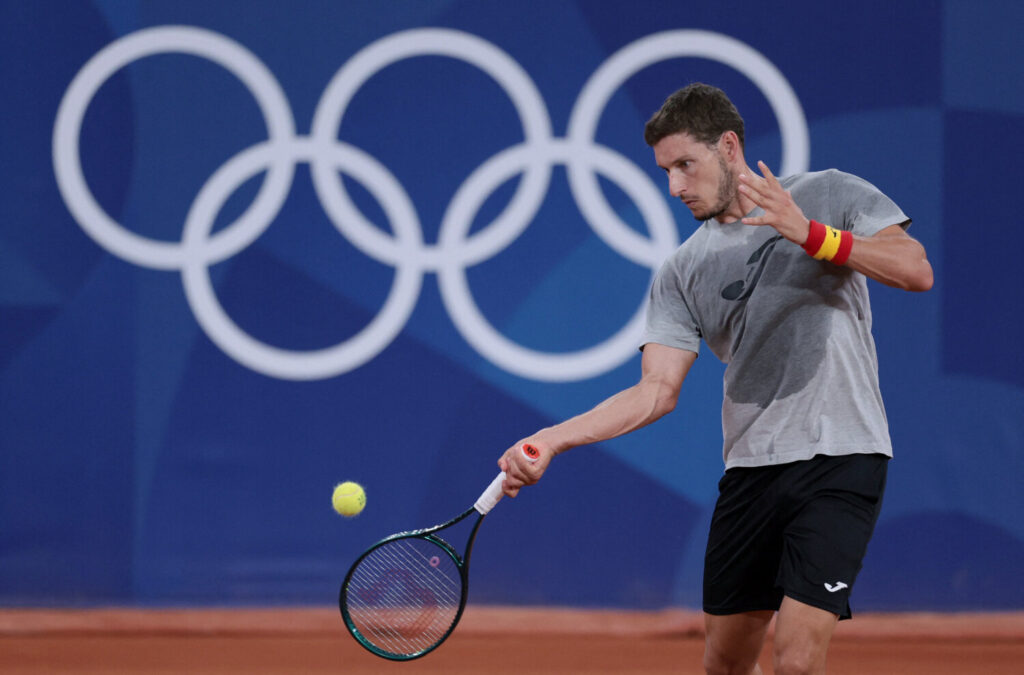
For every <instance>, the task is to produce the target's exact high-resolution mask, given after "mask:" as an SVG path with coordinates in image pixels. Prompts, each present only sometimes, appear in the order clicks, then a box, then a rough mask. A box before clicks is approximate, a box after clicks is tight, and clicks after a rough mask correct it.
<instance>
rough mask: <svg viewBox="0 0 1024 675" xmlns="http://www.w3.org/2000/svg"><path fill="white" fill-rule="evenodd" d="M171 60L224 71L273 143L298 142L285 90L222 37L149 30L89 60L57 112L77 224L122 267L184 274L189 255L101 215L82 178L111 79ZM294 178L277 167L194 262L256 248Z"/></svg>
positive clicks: (58, 159)
mask: <svg viewBox="0 0 1024 675" xmlns="http://www.w3.org/2000/svg"><path fill="white" fill-rule="evenodd" d="M169 52H170V53H184V54H190V55H193V56H199V57H203V58H206V59H209V60H210V61H213V62H214V63H217V64H218V65H220V66H223V67H224V68H226V69H227V70H228V71H230V72H231V74H232V75H234V76H235V77H237V78H238V79H239V80H240V81H241V82H242V83H243V84H245V86H246V87H247V88H248V89H249V91H250V92H251V93H252V94H253V95H254V96H255V97H256V102H257V103H258V104H259V107H260V111H261V112H262V114H263V119H264V121H265V122H266V125H267V134H268V136H269V138H270V140H271V142H284V141H288V140H290V139H291V138H293V137H294V136H295V121H294V119H293V118H292V113H291V108H290V106H289V105H288V99H287V97H286V96H285V94H284V91H283V90H282V89H281V86H280V84H278V82H277V80H276V79H275V78H274V76H273V75H272V74H271V72H270V71H269V70H268V69H267V67H266V66H265V65H264V64H263V62H262V61H260V60H259V59H258V58H256V56H254V55H253V54H252V52H250V51H249V50H247V49H246V48H245V47H243V46H241V45H240V44H238V43H237V42H234V41H233V40H230V39H229V38H227V37H224V36H223V35H220V34H219V33H215V32H213V31H210V30H205V29H202V28H194V27H188V26H163V27H156V28H146V29H143V30H140V31H137V32H135V33H131V34H130V35H127V36H125V37H123V38H120V39H118V40H116V41H115V42H113V43H111V44H109V45H107V46H106V47H104V48H103V49H101V50H100V51H99V52H97V53H96V55H95V56H93V57H92V58H91V59H89V61H88V62H87V63H86V64H85V65H84V66H83V67H82V69H81V70H80V71H79V72H78V74H77V75H76V76H75V78H74V80H72V82H71V84H70V85H69V86H68V90H67V91H66V92H65V93H64V97H63V98H62V99H61V102H60V105H59V106H58V108H57V118H56V122H55V124H54V132H53V166H54V174H55V176H56V178H57V187H58V189H59V190H60V193H61V196H62V197H63V198H64V203H65V204H67V206H68V209H69V210H70V211H71V213H72V215H73V216H74V218H75V220H76V221H78V224H79V225H80V226H81V227H82V229H83V230H85V231H86V233H87V234H89V236H91V237H92V238H93V239H94V240H95V241H96V243H98V244H99V245H100V246H102V247H103V248H105V249H106V250H108V251H109V252H111V253H113V254H114V255H116V256H118V257H120V258H123V259H124V260H127V261H129V262H133V263H135V264H136V265H141V266H143V267H149V268H152V269H159V270H177V269H180V268H181V266H182V264H184V262H185V260H184V255H185V251H184V249H183V247H182V246H181V245H180V244H179V243H177V242H168V241H159V240H154V239H149V238H147V237H143V236H140V235H138V234H136V233H134V232H132V231H130V230H128V229H126V228H125V227H124V226H123V225H121V224H119V223H117V222H115V221H114V220H113V219H112V218H111V217H110V216H109V215H108V214H107V213H106V211H104V210H103V207H101V206H100V205H99V203H98V202H97V201H96V199H95V197H94V196H93V194H92V192H91V191H90V190H89V186H88V184H87V183H86V180H85V176H84V174H83V172H82V161H81V154H80V152H79V141H80V133H81V128H82V120H83V118H84V117H85V111H86V109H87V108H88V106H89V103H91V102H92V99H93V97H94V96H95V95H96V92H97V91H98V90H99V88H100V87H101V86H102V85H103V84H104V82H106V80H107V79H109V78H110V76H112V75H113V74H114V73H115V72H117V71H118V70H120V69H121V68H123V67H124V66H126V65H128V64H129V63H131V62H132V61H135V60H138V59H140V58H143V57H146V56H152V55H155V54H163V53H169ZM294 171H295V165H294V164H288V163H286V162H285V161H283V158H279V159H278V161H275V162H272V163H271V165H270V169H269V171H268V172H267V176H266V178H265V179H264V181H263V184H262V185H261V186H260V189H259V192H258V193H257V195H256V199H255V200H254V201H253V203H252V204H250V205H249V207H248V208H247V209H246V210H245V212H244V213H242V215H241V216H239V217H238V219H236V220H235V221H234V222H233V223H231V224H230V225H228V226H227V227H224V228H223V229H221V230H219V231H218V232H217V233H216V234H215V235H214V236H213V237H211V238H210V241H209V243H208V244H207V246H205V247H202V250H199V249H194V250H193V251H192V252H193V254H195V255H200V256H201V257H202V258H203V259H204V260H207V261H209V262H217V261H220V260H223V259H225V258H228V257H230V256H232V255H234V254H235V253H238V252H239V251H241V250H242V249H243V248H245V247H246V246H248V245H249V244H250V243H252V241H254V240H255V239H256V237H257V236H259V232H261V231H262V230H263V229H264V228H265V225H264V224H263V221H265V220H272V219H273V214H276V213H277V211H278V210H279V209H280V208H281V205H282V204H284V200H285V199H286V197H287V195H288V191H289V190H290V189H291V184H292V176H293V174H294Z"/></svg>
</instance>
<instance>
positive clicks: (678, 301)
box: [640, 256, 701, 353]
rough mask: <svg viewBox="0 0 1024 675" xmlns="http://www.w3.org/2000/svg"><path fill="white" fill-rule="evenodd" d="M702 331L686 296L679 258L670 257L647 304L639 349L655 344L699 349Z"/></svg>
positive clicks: (659, 272)
mask: <svg viewBox="0 0 1024 675" xmlns="http://www.w3.org/2000/svg"><path fill="white" fill-rule="evenodd" d="M700 340H701V331H700V326H699V325H698V323H697V320H696V319H695V318H694V316H693V312H691V311H690V307H689V306H688V305H687V303H686V298H685V297H684V295H683V286H682V283H681V281H680V272H679V267H678V260H677V259H676V258H675V257H674V256H673V257H670V258H669V259H668V260H666V261H665V263H664V264H663V265H662V266H661V269H660V270H659V271H658V274H657V276H656V277H655V278H654V283H653V284H652V285H651V291H650V295H649V298H648V303H647V324H646V327H645V329H644V334H643V339H642V340H641V341H640V349H643V348H644V345H647V344H650V343H652V342H653V343H655V344H659V345H665V346H666V347H675V348H676V349H685V350H687V351H691V352H695V353H699V352H700Z"/></svg>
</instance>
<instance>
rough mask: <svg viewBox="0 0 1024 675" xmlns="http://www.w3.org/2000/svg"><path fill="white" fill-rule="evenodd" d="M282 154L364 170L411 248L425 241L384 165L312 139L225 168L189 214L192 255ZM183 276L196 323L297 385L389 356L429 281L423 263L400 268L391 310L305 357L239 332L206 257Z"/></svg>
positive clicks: (255, 153)
mask: <svg viewBox="0 0 1024 675" xmlns="http://www.w3.org/2000/svg"><path fill="white" fill-rule="evenodd" d="M281 155H285V156H287V157H288V158H289V161H291V162H292V163H293V164H297V163H299V162H303V161H305V162H310V163H312V162H319V163H321V164H324V165H327V164H330V163H333V164H334V165H335V166H342V167H345V166H346V165H347V166H349V167H351V166H359V167H360V171H363V172H366V173H363V174H362V175H359V176H355V177H356V178H357V180H360V181H361V182H362V183H363V185H364V186H365V187H366V188H367V189H369V191H370V193H371V194H372V195H373V196H374V198H376V199H377V201H378V202H379V203H380V205H381V207H382V208H383V209H384V213H385V215H387V216H388V218H389V220H390V221H391V223H392V224H393V225H394V226H395V233H396V236H397V237H398V238H399V239H401V240H403V242H407V244H408V245H409V246H410V247H411V246H412V245H413V244H416V243H418V242H420V241H421V232H420V230H419V229H418V228H415V227H414V224H415V216H413V215H412V203H411V202H410V201H409V200H408V198H407V197H406V195H405V191H404V190H403V189H402V187H401V186H400V185H399V184H398V181H396V180H395V179H394V177H393V176H391V174H390V173H388V171H387V170H386V169H384V167H383V166H382V165H380V164H379V163H378V162H376V160H374V159H372V158H370V157H369V155H366V153H364V152H363V151H362V150H359V149H358V148H355V147H353V146H350V145H347V144H341V143H335V144H333V145H332V146H330V147H327V148H324V147H323V146H319V145H318V144H316V143H315V142H312V141H311V140H309V139H304V140H296V141H295V142H294V143H291V144H289V145H284V146H283V145H281V144H271V143H261V144H257V145H254V146H252V147H250V148H248V149H247V150H243V151H242V152H241V153H239V154H237V155H235V156H234V157H233V158H232V159H230V160H229V161H228V162H226V163H225V164H224V165H223V166H222V167H221V168H219V169H218V170H217V171H216V172H215V173H214V174H213V176H212V177H211V178H210V180H208V181H207V182H206V184H205V185H204V186H203V188H202V190H200V192H199V195H198V196H197V197H196V200H195V201H194V202H193V204H192V207H191V208H190V209H189V213H188V216H187V217H186V220H185V232H184V237H183V244H182V245H183V247H184V248H185V249H186V250H191V249H192V248H193V247H202V245H203V243H204V242H205V241H206V238H207V237H208V236H209V234H210V230H211V228H212V227H213V224H214V222H216V216H217V213H218V212H219V211H220V209H221V207H222V206H223V205H224V202H225V201H226V200H227V199H228V197H230V196H231V194H232V193H233V192H234V191H235V190H236V189H238V187H239V186H240V185H242V184H243V183H244V182H245V181H246V180H248V179H250V178H252V177H253V176H255V175H256V174H257V173H258V172H259V171H260V170H262V169H263V167H265V166H268V165H270V164H272V163H273V162H275V161H280V156H281ZM346 173H348V172H346ZM352 175H355V174H352ZM268 226H269V223H268ZM181 276H182V284H183V286H184V289H185V296H186V298H187V299H188V303H189V306H190V307H191V308H192V312H193V313H194V314H195V316H196V320H197V321H198V322H199V324H200V326H202V328H203V331H204V332H205V333H206V334H207V335H208V336H209V337H210V339H211V340H213V342H214V343H215V344H216V345H217V346H218V347H220V349H221V350H222V351H224V352H225V353H226V354H228V355H229V356H231V357H232V358H233V359H235V360H236V361H238V362H239V363H241V364H243V365H245V366H247V367H249V368H251V369H252V370H255V371H257V372H261V373H263V374H264V375H270V376H272V377H278V378H282V379H295V380H308V379H319V378H325V377H332V376H334V375H338V374H341V373H344V372H347V371H349V370H352V369H354V368H358V367H359V366H361V365H363V364H364V363H366V362H367V361H369V360H370V359H372V358H373V357H375V356H376V355H377V354H379V353H380V352H381V351H383V350H384V349H385V348H386V347H387V346H388V345H390V344H391V342H392V341H393V340H394V339H395V337H397V336H398V334H399V333H401V332H402V327H403V326H404V325H405V323H406V321H408V319H409V316H410V315H411V314H412V312H413V309H415V307H416V301H417V300H418V299H419V294H420V288H421V285H422V279H423V275H422V272H421V270H420V269H419V268H418V267H416V266H415V265H411V264H405V265H400V266H398V267H396V276H395V280H394V283H393V284H392V287H391V292H390V293H389V294H388V297H387V299H386V300H385V302H384V307H383V308H382V309H381V311H380V312H378V313H377V315H376V316H375V317H374V318H373V320H372V321H371V322H370V323H369V324H367V325H366V326H364V327H363V329H362V330H360V331H359V332H358V333H356V334H355V335H354V336H352V337H349V338H348V339H346V340H344V341H343V342H341V343H339V344H337V345H335V346H333V347H328V348H324V349H316V350H307V351H298V350H288V349H282V348H279V347H274V346H271V345H268V344H266V343H264V342H260V341H259V340H256V339H255V338H253V337H252V336H250V335H249V334H248V333H246V332H245V331H243V330H242V329H241V328H239V327H238V325H237V324H236V323H235V322H234V321H232V319H231V318H230V317H229V316H228V315H227V313H226V312H225V311H224V308H223V307H222V306H221V304H220V302H219V301H218V300H217V296H216V293H215V292H214V289H213V284H212V283H211V281H210V272H209V267H208V265H207V263H206V261H205V260H203V259H202V257H200V256H186V258H185V264H184V265H183V266H182V269H181Z"/></svg>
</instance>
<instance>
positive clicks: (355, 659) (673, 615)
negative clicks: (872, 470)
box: [0, 607, 1024, 675]
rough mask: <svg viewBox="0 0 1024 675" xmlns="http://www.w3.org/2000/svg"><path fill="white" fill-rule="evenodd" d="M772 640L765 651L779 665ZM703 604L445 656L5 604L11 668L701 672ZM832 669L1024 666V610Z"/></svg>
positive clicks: (2, 640) (903, 635) (308, 615)
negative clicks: (389, 657) (398, 657)
mask: <svg viewBox="0 0 1024 675" xmlns="http://www.w3.org/2000/svg"><path fill="white" fill-rule="evenodd" d="M770 648H771V645H770V644H769V645H768V646H767V648H766V653H765V656H764V658H763V659H762V666H763V667H764V669H765V672H766V673H770V672H771V667H770V663H771V659H770ZM702 650H703V636H702V624H701V619H700V616H699V614H698V613H694V612H686V611H676V610H672V611H665V612H655V613H630V612H581V611H575V610H552V609H545V610H534V609H521V608H517V609H512V608H490V607H470V608H468V609H467V610H466V615H465V617H464V619H463V621H462V623H461V624H460V626H459V628H458V630H457V631H456V633H455V634H454V635H453V636H452V637H451V638H450V639H449V640H448V641H447V642H446V643H445V644H443V645H442V646H441V647H440V648H439V649H438V650H437V651H436V652H433V653H432V654H429V655H427V656H426V657H424V658H421V659H418V660H416V661H412V662H407V663H391V662H388V661H385V660H382V659H379V658H377V657H375V656H372V655H371V654H369V653H368V652H366V651H364V650H363V649H362V648H361V647H360V646H359V645H357V644H356V642H355V641H354V640H353V639H352V638H351V637H350V636H349V635H348V633H347V632H346V631H345V629H344V627H343V625H342V622H341V619H340V618H339V617H338V615H337V612H336V611H335V610H332V609H329V608H325V609H259V610H171V609H163V610H116V609H93V610H0V673H19V674H25V675H35V674H42V673H47V674H58V673H144V674H156V673H223V674H226V673H246V674H255V675H260V674H264V673H309V674H314V675H315V674H319V673H345V674H346V675H348V674H360V673H398V672H402V673H409V674H415V673H448V674H451V673H456V674H457V673H554V674H557V673H676V674H680V675H688V674H690V673H695V674H696V673H702V672H703V671H702V670H701V667H700V663H701V653H702ZM829 673H832V674H833V675H854V674H857V675H863V674H866V673H879V674H883V675H902V674H904V673H906V674H924V673H929V674H932V673H939V674H942V673H958V674H963V673H978V674H979V675H982V674H983V675H1004V674H1006V675H1009V674H1010V673H1013V674H1015V675H1019V674H1020V673H1024V613H1008V614H957V615H938V614H936V615H930V614H891V615H866V614H862V615H859V616H858V617H857V618H856V619H854V620H853V621H847V622H843V623H842V624H840V627H839V629H838V631H837V633H836V637H835V639H834V640H833V643H832V649H831V652H830V661H829Z"/></svg>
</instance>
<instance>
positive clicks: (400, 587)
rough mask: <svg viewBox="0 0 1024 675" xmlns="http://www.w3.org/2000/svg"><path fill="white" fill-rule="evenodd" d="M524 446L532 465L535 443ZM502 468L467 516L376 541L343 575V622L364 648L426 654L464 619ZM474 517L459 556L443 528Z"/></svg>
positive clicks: (394, 656)
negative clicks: (480, 533) (473, 555)
mask: <svg viewBox="0 0 1024 675" xmlns="http://www.w3.org/2000/svg"><path fill="white" fill-rule="evenodd" d="M520 450H521V451H522V453H523V456H524V457H526V459H528V460H529V461H531V462H535V461H537V460H538V459H539V458H540V453H539V452H538V451H537V448H536V447H534V446H532V445H529V444H525V445H523V446H522V447H521V448H520ZM504 480H505V472H504V471H502V472H501V473H499V474H498V476H497V477H496V478H495V479H494V480H493V481H491V484H490V485H489V486H487V489H486V490H484V492H483V494H481V495H480V498H479V499H477V500H476V503H475V504H473V506H472V507H471V508H470V509H468V510H466V511H465V512H464V513H462V514H460V515H458V516H456V517H455V518H452V519H451V520H449V521H448V522H446V523H442V524H440V525H435V526H434V527H429V528H426V529H423V530H412V531H409V532H399V533H398V534H393V535H391V536H390V537H387V538H386V539H383V540H381V541H379V542H377V543H376V544H374V545H373V546H371V547H370V548H369V549H368V550H367V551H366V552H365V553H363V554H362V555H361V556H359V558H358V559H357V560H356V561H355V563H354V564H353V565H352V567H351V568H350V569H349V571H348V574H347V575H345V581H344V582H342V584H341V593H340V594H339V596H338V606H339V607H340V609H341V616H342V618H343V619H344V620H345V627H346V628H348V631H349V632H350V633H351V634H352V637H354V638H355V639H356V641H357V642H359V644H361V645H362V646H363V647H365V648H366V649H368V650H370V651H371V652H373V653H374V654H376V655H377V656H381V657H383V658H386V659H391V660H394V661H408V660H410V659H415V658H418V657H420V656H424V655H426V654H429V653H430V652H432V651H433V650H435V649H437V647H438V646H440V644H441V643H442V642H444V641H445V640H446V639H447V638H448V636H449V635H451V633H452V631H453V630H455V626H456V624H458V623H459V619H461V618H462V612H463V610H464V609H465V608H466V597H467V595H468V592H469V554H470V552H471V551H472V549H473V541H474V540H475V539H476V533H477V530H479V529H480V523H481V522H483V519H484V516H486V515H487V514H488V512H490V510H491V509H492V508H494V505H495V504H497V503H498V501H499V500H500V499H501V497H502V492H501V483H502V481H504ZM473 514H476V515H477V518H476V522H474V523H473V526H472V529H471V530H470V533H469V539H468V540H467V541H466V546H465V553H463V554H462V555H461V556H460V555H459V553H458V552H457V551H456V550H455V548H454V547H453V546H452V545H451V544H449V543H448V542H447V541H445V540H444V539H442V538H441V536H440V533H441V531H442V530H446V529H448V528H451V527H453V526H454V525H456V524H457V523H460V522H461V521H463V520H465V519H466V518H469V517H470V516H471V515H473Z"/></svg>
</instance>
